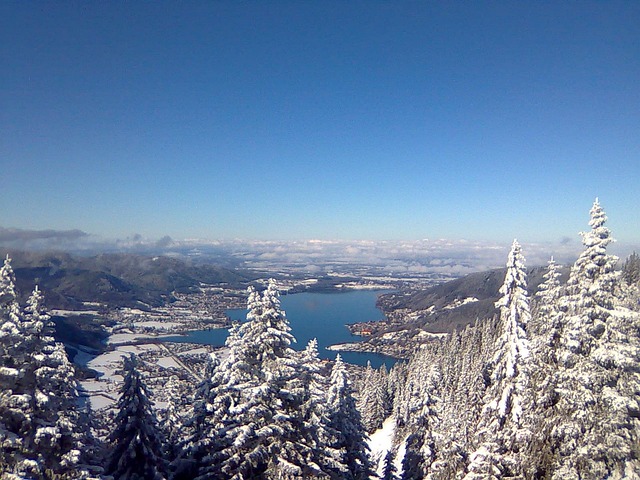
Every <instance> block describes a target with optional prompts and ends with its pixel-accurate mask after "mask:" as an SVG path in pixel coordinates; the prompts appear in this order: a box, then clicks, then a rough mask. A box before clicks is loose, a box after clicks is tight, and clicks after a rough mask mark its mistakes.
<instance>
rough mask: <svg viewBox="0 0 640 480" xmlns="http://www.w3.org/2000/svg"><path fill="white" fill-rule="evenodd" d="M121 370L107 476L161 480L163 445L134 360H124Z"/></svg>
mask: <svg viewBox="0 0 640 480" xmlns="http://www.w3.org/2000/svg"><path fill="white" fill-rule="evenodd" d="M123 368H124V383H123V385H122V388H121V390H120V398H119V400H118V414H117V416H116V419H115V428H114V430H113V432H112V433H111V434H110V435H109V438H108V440H109V442H110V443H111V455H110V457H109V462H108V465H107V473H108V474H110V475H112V476H113V478H114V479H115V480H164V479H165V478H166V467H167V465H166V461H165V460H164V458H163V455H162V454H163V445H162V443H163V442H162V439H161V436H160V429H159V427H158V423H157V419H156V417H155V415H154V414H153V412H152V404H151V401H150V400H149V394H148V391H147V387H146V385H145V384H144V383H143V381H142V378H141V377H140V372H139V371H138V360H137V357H136V356H135V355H134V354H131V356H130V357H124V365H123Z"/></svg>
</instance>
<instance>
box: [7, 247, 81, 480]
mask: <svg viewBox="0 0 640 480" xmlns="http://www.w3.org/2000/svg"><path fill="white" fill-rule="evenodd" d="M14 282H15V278H14V274H13V270H12V268H11V264H10V259H9V258H8V257H7V258H6V260H5V263H4V266H3V267H2V269H0V288H1V290H0V298H2V304H1V305H0V312H1V313H2V319H1V320H0V321H1V323H0V443H1V444H2V449H1V453H0V472H11V473H12V474H15V475H18V476H22V477H28V478H32V479H35V480H39V479H44V478H51V477H52V476H54V475H56V476H59V477H60V478H80V477H81V475H82V473H81V471H80V470H79V467H78V465H77V464H78V462H79V461H80V458H81V453H80V450H81V449H82V447H83V444H82V442H83V436H82V435H81V434H80V433H79V432H78V427H77V425H78V423H79V422H78V413H77V411H76V405H75V403H76V397H77V385H76V382H75V379H74V373H75V372H74V369H73V366H72V365H71V363H70V362H69V360H68V358H67V355H66V352H65V351H64V348H63V346H62V345H61V344H56V343H55V341H54V339H53V337H52V334H53V329H52V326H51V324H50V321H49V316H48V315H47V314H46V312H45V311H44V307H43V296H42V293H41V292H40V291H39V289H38V288H37V287H36V288H35V290H34V291H33V293H32V294H31V296H30V298H29V300H28V302H27V307H26V308H25V311H24V312H20V308H19V306H18V303H17V299H16V292H15V287H14ZM7 475H8V473H7Z"/></svg>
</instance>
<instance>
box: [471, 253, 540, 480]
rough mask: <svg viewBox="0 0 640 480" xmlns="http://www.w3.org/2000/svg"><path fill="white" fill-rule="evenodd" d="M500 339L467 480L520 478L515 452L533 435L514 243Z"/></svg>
mask: <svg viewBox="0 0 640 480" xmlns="http://www.w3.org/2000/svg"><path fill="white" fill-rule="evenodd" d="M500 294H501V295H502V297H501V298H500V300H498V302H496V307H498V308H499V309H500V332H501V334H500V337H499V338H498V341H497V343H496V346H495V354H494V356H493V358H492V360H491V362H490V363H489V365H488V368H487V378H488V380H489V382H490V383H489V386H488V388H487V392H486V394H485V402H484V403H485V404H484V408H483V410H482V414H481V417H480V421H479V427H478V432H477V436H478V443H477V445H478V447H477V449H476V450H475V452H473V454H472V455H471V457H470V464H469V467H468V470H469V473H468V474H467V475H466V476H465V479H466V480H475V479H478V480H479V479H488V478H501V477H509V476H517V475H519V474H521V472H520V468H521V462H520V459H519V458H518V456H519V455H518V454H519V452H520V451H521V450H522V448H523V447H524V445H525V443H526V442H527V441H528V439H529V438H530V436H531V432H530V431H529V430H528V428H527V425H526V422H525V418H526V412H525V410H527V409H529V408H530V407H531V406H532V404H533V398H532V392H531V391H530V389H529V385H528V383H529V375H530V358H531V348H530V344H529V340H528V338H527V334H526V331H525V328H526V326H527V324H528V323H529V321H530V318H531V314H530V311H529V299H528V295H527V279H526V272H525V268H524V258H523V256H522V253H521V248H520V244H519V243H518V242H517V241H514V242H513V245H512V247H511V251H510V252H509V257H508V260H507V273H506V276H505V280H504V283H503V285H502V287H501V288H500Z"/></svg>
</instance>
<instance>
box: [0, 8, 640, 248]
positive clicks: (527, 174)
mask: <svg viewBox="0 0 640 480" xmlns="http://www.w3.org/2000/svg"><path fill="white" fill-rule="evenodd" d="M639 26H640V2H637V1H628V2H616V1H607V2H601V1H598V2H555V1H549V2H545V1H542V2H524V1H504V2H427V1H419V2H381V1H380V2H378V1H362V2H360V1H348V2H345V1H324V0H323V1H316V2H312V1H291V2H276V1H269V2H262V1H233V2H214V1H210V2H188V1H187V2H121V1H114V2H111V1H109V2H97V1H96V2H80V1H77V2H37V1H34V2H19V1H3V2H0V69H1V74H0V166H1V171H2V188H1V189H0V209H1V213H0V225H2V226H4V227H17V228H33V229H44V228H53V229H71V228H79V229H82V230H84V231H87V232H89V233H93V234H98V235H103V236H105V237H111V238H114V237H125V236H127V235H132V234H134V233H140V234H142V235H145V236H148V237H160V236H163V235H170V236H172V237H173V238H176V239H180V238H187V237H201V238H212V239H215V238H227V239H228V238H234V237H240V238H248V239H294V238H299V239H304V238H329V239H367V238H370V239H418V238H436V237H447V238H468V239H484V240H499V241H503V240H504V241H509V240H511V239H512V238H514V237H517V238H518V239H520V240H521V241H539V240H540V241H542V240H548V241H559V240H560V239H561V238H562V237H565V236H568V237H571V238H574V239H576V240H577V235H576V233H577V232H578V231H580V230H584V229H586V228H588V227H587V221H588V210H589V208H590V206H591V203H592V201H593V199H594V198H595V197H596V196H599V197H600V200H601V203H602V205H603V207H604V208H605V210H606V211H607V213H608V214H609V217H610V224H609V225H610V227H611V228H612V229H613V230H614V235H615V236H616V237H617V238H618V239H619V240H622V241H638V240H639V239H640V213H639V212H640V210H639V205H640V188H639V182H640V27H639Z"/></svg>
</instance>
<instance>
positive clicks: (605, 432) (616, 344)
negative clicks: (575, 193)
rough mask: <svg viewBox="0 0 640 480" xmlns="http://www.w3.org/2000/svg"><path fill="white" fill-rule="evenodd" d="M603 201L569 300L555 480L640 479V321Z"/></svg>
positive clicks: (594, 212)
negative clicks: (627, 297) (624, 301)
mask: <svg viewBox="0 0 640 480" xmlns="http://www.w3.org/2000/svg"><path fill="white" fill-rule="evenodd" d="M606 220H607V217H606V215H605V213H604V210H603V209H602V207H601V206H600V203H599V202H598V200H597V199H596V201H595V202H594V204H593V207H592V208H591V211H590V222H589V225H590V226H591V230H590V231H588V232H586V233H583V234H582V239H583V244H584V247H585V248H584V250H583V252H582V253H581V254H580V256H579V257H578V259H577V260H576V262H575V264H574V266H573V268H572V269H571V274H570V277H569V281H568V282H567V288H566V293H565V295H564V296H563V297H562V298H561V308H562V311H563V314H564V319H563V322H564V325H563V332H562V336H561V338H560V342H559V353H558V362H559V372H558V385H557V393H558V397H559V398H558V402H557V404H556V405H555V406H554V408H553V410H552V412H553V414H554V417H553V418H552V425H553V430H552V436H551V441H552V442H553V443H552V445H551V450H552V452H553V454H554V458H555V460H554V462H553V464H552V466H551V470H552V471H553V478H554V479H560V478H593V479H604V478H639V474H638V472H640V461H639V458H640V447H639V445H640V438H639V437H640V423H639V421H638V415H637V412H638V411H640V409H639V403H640V376H639V374H638V372H639V371H640V340H639V332H640V318H639V317H638V314H637V312H633V311H630V310H628V309H626V308H624V307H622V306H621V305H620V302H619V299H618V298H617V294H616V292H617V285H618V283H619V275H620V273H619V272H617V271H616V270H615V265H616V262H617V258H616V257H615V256H613V255H609V254H608V253H607V246H608V245H610V244H611V242H613V238H612V237H611V232H610V230H609V229H608V228H607V227H606V226H605V222H606Z"/></svg>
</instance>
